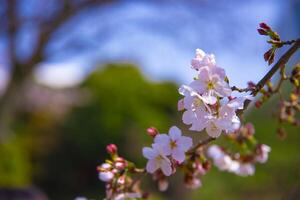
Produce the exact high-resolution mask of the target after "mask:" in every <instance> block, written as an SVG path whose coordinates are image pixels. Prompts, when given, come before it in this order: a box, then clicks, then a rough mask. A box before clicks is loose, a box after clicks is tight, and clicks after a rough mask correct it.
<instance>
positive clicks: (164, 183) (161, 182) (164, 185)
mask: <svg viewBox="0 0 300 200" xmlns="http://www.w3.org/2000/svg"><path fill="white" fill-rule="evenodd" d="M168 187H169V182H168V181H167V179H160V180H159V181H158V189H159V191H162V192H163V191H166V190H167V189H168Z"/></svg>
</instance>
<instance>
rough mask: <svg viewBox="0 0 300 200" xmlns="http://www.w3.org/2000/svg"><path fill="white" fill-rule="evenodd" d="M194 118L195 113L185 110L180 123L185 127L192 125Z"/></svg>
mask: <svg viewBox="0 0 300 200" xmlns="http://www.w3.org/2000/svg"><path fill="white" fill-rule="evenodd" d="M194 118H195V113H194V112H193V111H191V110H187V111H185V112H184V113H183V115H182V121H183V123H185V124H186V125H189V124H192V123H193V121H194Z"/></svg>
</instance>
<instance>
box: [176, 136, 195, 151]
mask: <svg viewBox="0 0 300 200" xmlns="http://www.w3.org/2000/svg"><path fill="white" fill-rule="evenodd" d="M177 145H178V147H179V148H180V149H182V150H183V151H187V150H188V149H189V148H191V147H192V146H193V140H192V138H190V137H186V136H182V137H181V138H180V139H179V140H178V141H177Z"/></svg>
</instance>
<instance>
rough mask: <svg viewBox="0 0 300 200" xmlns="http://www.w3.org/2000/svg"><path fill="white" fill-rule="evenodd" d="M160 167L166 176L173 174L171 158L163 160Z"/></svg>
mask: <svg viewBox="0 0 300 200" xmlns="http://www.w3.org/2000/svg"><path fill="white" fill-rule="evenodd" d="M160 167H161V170H162V172H163V173H164V175H165V176H170V175H171V174H172V167H171V163H170V161H169V160H167V159H164V160H162V161H161V166H160Z"/></svg>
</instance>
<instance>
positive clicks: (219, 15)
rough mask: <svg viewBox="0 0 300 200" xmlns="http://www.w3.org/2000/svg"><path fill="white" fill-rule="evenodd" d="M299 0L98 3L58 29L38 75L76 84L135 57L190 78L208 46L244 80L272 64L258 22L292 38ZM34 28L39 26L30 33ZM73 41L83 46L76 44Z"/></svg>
mask: <svg viewBox="0 0 300 200" xmlns="http://www.w3.org/2000/svg"><path fill="white" fill-rule="evenodd" d="M293 2H294V1H292V0H287V1H284V0H272V1H271V0H265V1H260V0H249V1H238V0H235V1H233V0H231V1H229V0H210V1H209V0H199V1H197V0H191V1H183V0H181V1H180V0H178V1H172V0H165V1H155V0H152V1H150V0H148V1H146V0H144V1H143V0H140V1H129V0H127V1H121V2H118V3H114V4H111V5H107V6H104V7H100V8H94V9H91V10H88V11H86V12H83V13H81V14H80V15H78V16H76V17H75V18H73V19H72V20H70V21H69V22H68V23H67V24H66V25H65V26H64V27H63V28H62V29H60V30H59V31H58V32H57V33H56V34H57V36H58V37H57V38H58V39H57V40H54V41H53V42H52V43H50V45H49V47H48V48H47V55H48V59H47V61H46V62H45V63H41V64H40V67H39V69H38V70H37V72H36V77H37V79H38V81H39V82H41V83H44V84H48V85H51V86H54V87H64V86H72V85H74V84H78V83H80V81H81V80H82V79H84V77H85V76H86V75H87V74H88V73H90V72H91V71H92V70H93V69H94V68H95V66H96V65H98V64H99V63H100V64H101V63H105V62H131V63H136V64H137V65H138V66H140V68H141V70H142V72H143V73H144V74H145V75H146V76H147V77H148V78H149V79H152V80H171V81H176V82H177V83H178V84H182V83H189V82H190V81H191V79H192V77H193V76H194V72H193V70H191V68H190V64H189V63H190V60H191V59H192V58H193V56H194V51H195V49H196V48H201V49H203V50H204V51H206V52H208V53H213V54H215V55H216V59H217V64H218V65H219V66H221V67H223V68H225V69H226V72H227V74H228V76H229V78H230V80H231V83H232V85H238V86H240V87H243V86H245V85H246V83H247V81H248V80H252V81H258V80H259V79H260V78H261V77H262V76H263V74H264V73H265V72H266V71H267V69H268V67H267V66H266V64H265V62H264V61H263V58H262V55H263V53H264V52H265V51H266V50H267V48H268V46H267V44H266V42H265V39H266V38H264V37H263V36H259V35H258V34H257V31H256V28H257V26H258V23H260V22H262V21H264V22H267V23H268V24H270V25H271V26H273V27H274V28H275V29H278V30H279V33H280V34H281V35H283V37H284V38H288V39H291V38H295V37H297V35H298V36H299V28H298V25H299V24H297V23H298V22H297V20H295V19H296V17H295V15H296V13H297V9H296V10H295V5H298V8H299V4H297V3H295V2H296V1H295V2H294V3H293ZM24 35H26V34H24ZM32 35H34V31H32V33H31V34H27V37H29V38H30V36H32ZM24 38H25V39H24V40H25V41H26V36H24ZM29 40H30V39H27V41H29ZM27 43H28V42H27ZM70 43H72V44H77V43H78V47H76V48H74V45H73V47H69V44H70ZM23 46H24V49H26V46H28V44H26V42H24V45H23ZM24 52H25V51H24ZM20 53H21V54H22V49H21V50H20ZM2 71H3V70H2ZM2 74H3V73H2ZM0 78H1V70H0ZM0 84H1V82H0Z"/></svg>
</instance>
